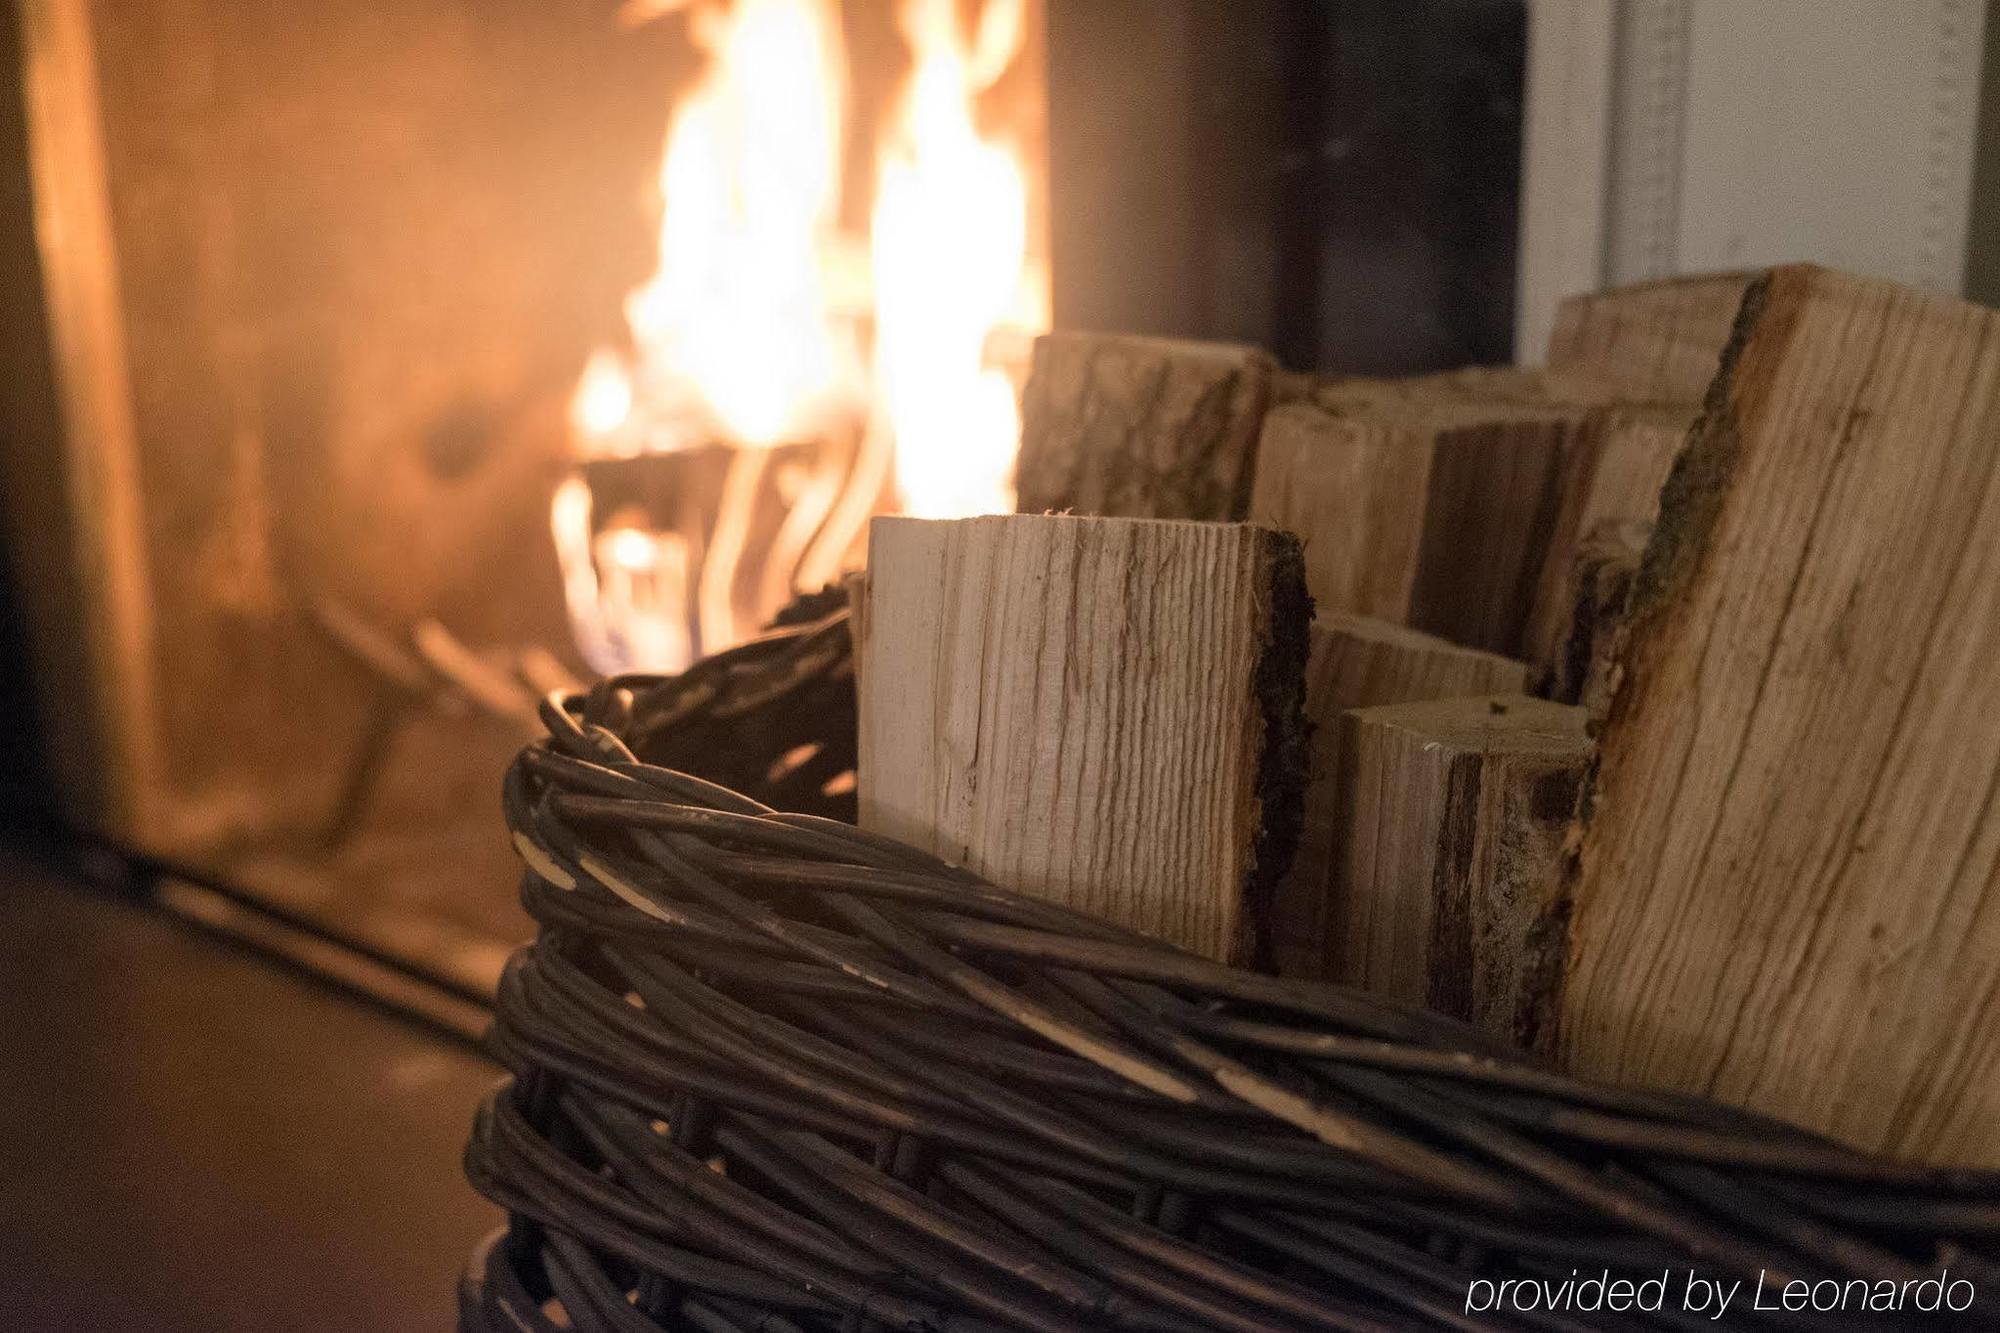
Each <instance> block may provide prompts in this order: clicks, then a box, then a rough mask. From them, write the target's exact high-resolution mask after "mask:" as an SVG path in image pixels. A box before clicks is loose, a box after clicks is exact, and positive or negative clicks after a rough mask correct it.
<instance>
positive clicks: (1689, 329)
mask: <svg viewBox="0 0 2000 1333" xmlns="http://www.w3.org/2000/svg"><path fill="white" fill-rule="evenodd" d="M1753 276H1754V275H1752V274H1749V273H1708V274H1700V275H1696V276H1691V277H1681V278H1667V279H1664V280H1662V281H1659V282H1646V283H1639V284H1636V285H1634V286H1630V287H1615V288H1613V289H1611V290H1610V291H1603V292H1593V293H1588V294H1585V295H1581V296H1572V297H1570V298H1568V299H1567V300H1565V301H1564V302H1563V303H1562V304H1561V305H1560V306H1558V307H1557V308H1556V322H1555V328H1554V330H1553V331H1552V332H1551V333H1550V335H1549V358H1548V364H1549V369H1550V370H1552V371H1556V372H1560V373H1570V374H1585V375H1590V376H1594V377H1597V378H1599V379H1601V380H1603V381H1605V382H1606V383H1608V384H1610V385H1612V386H1614V387H1615V388H1616V389H1617V391H1619V392H1620V393H1623V394H1624V395H1626V396H1627V397H1629V398H1631V399H1634V400H1637V401H1643V402H1664V403H1698V402H1700V401H1701V399H1702V395H1704V394H1705V393H1707V392H1708V386H1709V384H1710V382H1711V381H1713V380H1714V379H1715V371H1716V367H1717V365H1718V363H1719V362H1720V360H1721V357H1722V349H1723V345H1724V344H1725V343H1727V342H1728V341H1729V334H1730V330H1731V329H1732V328H1733V327H1734V326H1735V323H1736V315H1737V311H1738V310H1739V309H1740V308H1741V307H1742V304H1743V293H1744V289H1745V288H1746V287H1748V286H1749V284H1750V281H1751V279H1752V277H1753Z"/></svg>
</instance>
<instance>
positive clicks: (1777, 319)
mask: <svg viewBox="0 0 2000 1333" xmlns="http://www.w3.org/2000/svg"><path fill="white" fill-rule="evenodd" d="M1996 438H2000V314H1995V313H1994V312H1993V311H1989V310H1983V309H1980V308H1978V307H1975V306H1971V305H1966V304H1962V303H1959V302H1956V301H1950V300H1943V299H1935V298H1931V297H1927V296H1922V295H1919V294H1917V293H1915V292H1912V291H1909V290H1907V289H1903V288H1899V287H1896V286H1894V285H1892V284H1888V283H1884V282H1877V281H1871V280H1865V279H1861V278H1856V277H1851V276H1847V275H1843V274H1838V273H1833V272H1828V271H1826V270H1823V269H1819V268H1814V267H1792V268H1783V269H1778V270H1776V271H1775V272H1773V273H1772V274H1770V275H1769V276H1768V277H1767V278H1766V279H1764V280H1762V281H1760V282H1759V283H1758V284H1756V285H1755V286H1753V288H1752V289H1751V290H1750V292H1749V294H1748V295H1747V296H1746V298H1745V303H1744V312H1743V316H1742V319H1741V320H1740V321H1739V323H1738V325H1737V330H1736V335H1735V338H1734V340H1733V342H1732V344H1731V348H1730V350H1729V353H1728V355H1727V356H1726V357H1725V359H1724V363H1723V367H1722V371H1721V374H1720V376H1719V382H1718V384H1717V386H1716V389H1715V391H1714V392H1713V393H1712V394H1711V395H1710V398H1709V404H1708V408H1707V410H1706V412H1705V413H1704V416H1703V418H1702V420H1701V421H1700V422H1699V423H1698V424H1697V426H1696V428H1695V432H1694V435H1693V437H1692V439H1691V440H1690V442H1689V445H1688V448H1687V451H1686V453H1685V454H1684V455H1683V457H1682V458H1681V460H1680V461H1679V463H1678V464H1677V465H1676V467H1675V470H1674V473H1673V476H1672V478H1671V479H1670V481H1669V483H1668V485H1667V489H1666V492H1665V496H1664V499H1663V503H1662V512H1661V516H1660V522H1659V526H1658V528H1657V529H1656V531H1655V533H1654V536H1653V539H1652V543H1651V545H1650V547H1649V549H1648V550H1647V553H1646V558H1645V564H1644V566H1643V567H1642V569H1641V571H1640V574H1639V580H1638V586H1637V589H1636V592H1635V594H1634V610H1633V619H1632V627H1631V631H1630V641H1629V644H1628V645H1627V648H1626V650H1625V653H1624V660H1623V664H1622V665H1623V680H1622V683H1621V684H1620V685H1619V687H1618V691H1617V694H1616V696H1615V697H1614V699H1613V701H1612V705H1611V711H1610V717H1609V719H1608V721H1607V723H1606V724H1605V728H1604V732H1603V738H1602V739H1603V756H1602V761H1601V767H1600V770H1599V772H1598V775H1597V777H1596V780H1595V784H1594V796H1593V798H1592V800H1591V801H1590V802H1589V803H1588V804H1587V806H1586V808H1587V810H1588V811H1589V813H1590V818H1589V823H1588V827H1587V832H1586V834H1585V838H1584V842H1583V846H1582V854H1581V858H1580V862H1579V865H1578V869H1577V874H1576V877H1575V902H1576V919H1575V922H1574V928H1573V934H1572V940H1571V954H1572V956H1571V962H1570V968H1571V974H1570V979H1569V983H1568V988H1567V989H1568V994H1567V997H1566V1000H1565V1005H1564V1017H1563V1024H1564V1030H1563V1037H1562V1048H1563V1050H1564V1052H1565V1054H1566V1056H1567V1058H1568V1060H1569V1062H1570V1063H1571V1064H1572V1065H1574V1066H1575V1067H1576V1068H1578V1069H1579V1070H1581V1071H1582V1072H1585V1073H1588V1074H1594V1075H1603V1076H1609V1077H1616V1078H1625V1079H1636V1080H1642V1081H1645V1082H1651V1083H1662V1084H1669V1085H1673V1086H1676V1087H1680V1088H1685V1089H1688V1090H1691V1091H1695V1092H1700V1093H1706V1094H1711V1095H1715V1096H1718V1097H1721V1098H1723V1099H1725V1100H1728V1101H1733V1102H1740V1103H1745V1104H1749V1105H1754V1106H1756V1107H1758V1108H1760V1109H1762V1110H1764V1111H1767V1112H1771V1113H1775V1114H1777V1115H1780V1116H1784V1117H1787V1118H1790V1119H1793V1120H1797V1121H1799V1122H1801V1123H1804V1124H1806V1125H1808V1126H1810V1127H1813V1128H1816V1129H1819V1130H1822V1131H1825V1132H1828V1133H1830V1134H1833V1135H1835V1136H1837V1137H1839V1138H1842V1139H1844V1140H1847V1141H1849V1142H1851V1143H1854V1144H1856V1145H1858V1146H1861V1147H1864V1148H1868V1149H1880V1150H1885V1151H1888V1152H1892V1153H1897V1154H1902V1155H1907V1156H1911V1157H1917V1158H1923V1159H1929V1160H1936V1161H1948V1162H1963V1163H1980V1164H1984V1165H1987V1166H1994V1165H2000V673H1996V671H1995V667H1994V664H1995V662H1996V661H2000V451H1996V450H1995V448H1994V440H1995V439H1996Z"/></svg>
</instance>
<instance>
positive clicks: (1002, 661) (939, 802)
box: [859, 515, 1311, 961]
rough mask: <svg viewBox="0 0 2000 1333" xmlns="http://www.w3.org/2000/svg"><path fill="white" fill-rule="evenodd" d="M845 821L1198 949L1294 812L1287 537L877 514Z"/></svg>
mask: <svg viewBox="0 0 2000 1333" xmlns="http://www.w3.org/2000/svg"><path fill="white" fill-rule="evenodd" d="M864 598H865V601H866V614H865V615H864V617H863V619H862V624H863V625H864V626H865V630H864V635H863V638H862V642H861V645H860V653H859V656H860V689H859V702H860V751H861V755H860V802H861V823H862V826H863V827H865V828H871V829H875V830H878V831H880V832H883V833H887V834H890V835H892V836H894V837H897V838H901V839H903V840H904V841H906V842H909V843H911V844H913V845H915V846H918V847H921V848H924V849H926V850H929V851H931V852H934V853H936V854H937V855H939V856H941V857H943V858H944V859H945V860H947V861H950V862H953V863H955V864H958V865H964V866H968V867H970V868H971V869H973V870H976V871H978V872H979V873H980V874H982V875H985V876H987V877H988V878H990V879H992V880H993V881H994V882H996V883H999V884H1002V885H1005V886H1007V887H1009V888H1013V889H1018V890H1021V891H1023V892H1026V893H1031V894H1036V895H1039V896H1042V897H1046V898H1052V899H1055V900H1057V901H1059V902H1063V903H1066V904H1068V905H1070V906H1072V907H1076V908H1080V909H1082V910H1084V911H1088V912H1092V913H1095V914H1097V915H1099V916H1101V917H1105V918H1108V919H1110V920H1112V921H1115V922H1118V923H1119V924H1122V925H1125V926H1129V927H1132V928H1134V929H1137V930H1141V931H1145V932H1146V933H1148V934H1152V935H1156V936H1159V937H1161V938H1164V939H1168V940H1171V941H1173V942H1174V943H1177V944H1180V945H1183V946H1185V947H1187V948H1190V949H1194V950H1196V951H1198V952H1200V953H1203V954H1206V955H1207V956H1209V957H1211V958H1216V959H1222V960H1229V961H1246V960H1250V959H1253V958H1256V957H1258V956H1259V955H1261V954H1265V953H1267V952H1268V943H1267V941H1266V940H1264V939H1263V938H1261V937H1263V936H1264V935H1265V933H1266V927H1265V921H1264V911H1263V909H1264V906H1265V904H1267V903H1268V901H1269V898H1270V894H1271V891H1272V889H1273V887H1274V886H1275V883H1276V880H1277V877H1278V876H1279V874H1281V873H1282V871H1283V870H1284V866H1285V863H1286V861H1287V860H1289V858H1290V855H1291V850H1292V847H1293V846H1294V845H1295V843H1296V840H1297V835H1298V825H1299V819H1300V810H1301V806H1302V803H1303V793H1304V784H1305V768H1306V764H1305V720H1304V714H1303V711H1302V702H1303V696H1304V691H1305V663H1306V635H1307V625H1308V622H1309V619H1310V616H1311V611H1310V603H1309V601H1308V600H1307V597H1306V592H1305V578H1304V573H1303V569H1302V567H1301V563H1300V558H1299V548H1298V543H1297V542H1296V541H1295V540H1294V539H1292V538H1290V537H1287V536H1285V535H1283V534H1281V533H1276V532H1272V531H1269V530H1266V529H1261V528H1255V527H1251V526H1249V525H1247V524H1217V523H1185V522H1169V521H1158V520H1131V519H1105V518H1077V517H1070V516H1065V515H1016V516H1012V517H1003V518H979V519H966V520H961V521H955V522H923V521H919V520H915V519H901V518H879V519H876V520H875V522H874V525H873V526H872V528H871V529H870V533H869V558H868V581H867V589H866V592H865V593H864Z"/></svg>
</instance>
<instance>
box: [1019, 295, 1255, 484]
mask: <svg viewBox="0 0 2000 1333" xmlns="http://www.w3.org/2000/svg"><path fill="white" fill-rule="evenodd" d="M1276 371H1277V364H1276V363H1275V362H1274V361H1272V360H1271V358H1270V357H1269V356H1267V355H1265V354H1264V353H1263V352H1260V351H1258V350H1256V349H1255V348H1252V347H1247V346H1241V345H1238V344H1234V343H1203V342H1186V341H1177V340H1172V339H1165V338H1142V337H1134V336H1130V335H1123V334H1103V333H1077V332H1066V331H1059V332H1055V333H1045V334H1043V335H1042V336H1041V337H1039V338H1037V339H1036V340H1035V351H1034V360H1033V366H1032V369H1031V370H1030V372H1029V375H1028V382H1027V386H1026V388H1025V389H1024V390H1023V393H1022V401H1021V456H1020V462H1019V464H1018V466H1017V470H1016V478H1015V485H1016V488H1017V491H1018V496H1019V499H1018V504H1017V508H1019V509H1020V511H1021V512H1022V513H1039V512H1041V511H1043V510H1074V511H1075V512H1077V513H1079V514H1103V515H1116V516H1121V517H1127V518H1191V519H1238V518H1242V517H1243V515H1244V510H1245V506H1246V505H1247V503H1248V501H1249V491H1250V468H1251V464H1252V462H1253V455H1254V453H1255V450H1256V444H1257V428H1258V426H1259V424H1260V423H1261V422H1262V420H1263V418H1264V411H1265V407H1266V406H1267V404H1268V403H1269V401H1270V396H1271V381H1272V377H1273V375H1274V374H1275V373H1276Z"/></svg>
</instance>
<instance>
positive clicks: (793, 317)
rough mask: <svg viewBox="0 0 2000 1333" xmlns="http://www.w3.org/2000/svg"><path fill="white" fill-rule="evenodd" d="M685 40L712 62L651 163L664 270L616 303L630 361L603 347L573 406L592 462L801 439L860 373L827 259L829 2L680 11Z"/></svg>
mask: <svg viewBox="0 0 2000 1333" xmlns="http://www.w3.org/2000/svg"><path fill="white" fill-rule="evenodd" d="M643 16H644V15H643V13H641V14H635V15H634V17H643ZM689 31H690V33H691V34H692V36H693V38H694V40H695V42H696V44H697V45H699V46H700V47H701V48H702V50H703V51H704V52H706V53H707V55H708V64H707V66H706V68H705V70H704V72H703V74H702V76H701V78H700V80H699V81H698V82H697V83H696V85H695V87H694V88H693V90H692V91H690V92H689V93H688V95H687V96H686V97H685V98H684V99H683V100H682V102H681V104H680V106H679V107H678V108H677V109H676V111H675V113H674V117H673V121H672V124H671V126H670V127H669V129H668V133H667V143H666V151H665V153H664V154H663V155H662V157H661V160H660V178H659V184H660V196H661V211H660V232H659V245H660V249H659V254H660V258H659V266H658V267H657V268H656V269H655V270H654V273H653V275H652V277H650V278H649V279H647V281H646V282H645V283H644V284H643V285H642V286H640V287H639V288H638V289H637V290H636V291H634V292H633V293H632V294H631V296H629V297H628V298H626V302H625V321H626V323H627V325H628V326H629V327H630V329H631V331H632V343H633V347H634V349H635V355H634V362H635V363H634V364H631V365H623V364H620V362H619V361H618V360H617V359H616V358H606V357H604V356H603V355H602V354H600V357H599V358H597V359H596V360H594V361H593V363H592V367H591V369H590V370H589V371H586V373H585V377H584V381H583V383H581V384H580V385H579V386H578V394H577V398H576V400H575V403H574V406H573V408H572V416H573V418H574V419H575V420H576V422H577V423H578V424H579V425H580V426H581V427H582V428H583V430H584V434H585V438H586V440H587V441H590V442H592V444H594V445H595V446H596V447H597V448H599V449H600V450H601V451H603V452H612V453H637V452H648V451H656V450H663V449H674V448H680V447H684V446H687V445H693V444H706V443H709V442H711V441H714V440H716V439H718V438H720V439H724V440H728V441H730V442H733V443H736V444H739V445H746V446H751V447H769V446H771V445H774V444H777V443H779V442H780V441H782V440H784V439H786V438H788V437H791V438H798V437H801V436H805V435H810V434H811V433H812V432H813V431H814V430H815V429H816V427H817V425H818V423H819V421H820V420H821V419H822V417H823V416H824V415H825V414H826V413H828V412H830V411H832V410H835V405H836V404H837V403H838V402H839V401H840V400H841V399H842V398H843V397H844V396H845V397H848V398H851V397H852V396H853V394H854V385H855V384H856V383H857V382H858V378H859V377H858V374H857V372H856V369H855V367H856V362H857V358H856V355H855V353H854V351H853V340H852V337H851V335H849V334H844V333H843V332H842V330H841V329H840V328H839V326H838V324H837V322H836V320H835V318H834V313H833V311H832V310H831V308H830V306H829V302H828V299H827V293H826V287H825V281H824V274H825V273H826V270H827V264H826V263H825V262H823V258H822V257H823V256H824V255H825V254H826V253H827V252H828V251H829V250H831V249H832V247H833V246H834V244H835V241H834V224H835V220H836V219H835V211H836V208H837V206H838V203H839V187H840V172H839V163H840V143H841V133H842V116H841V107H842V104H843V102H844V100H845V93H846V79H845V74H844V66H843V62H842V55H841V46H840V35H839V16H838V14H837V13H836V12H835V11H834V10H833V8H832V7H831V5H830V4H829V3H828V0H736V3H735V4H733V5H730V6H727V7H724V8H720V9H717V8H710V7H700V8H694V9H692V10H691V12H690V14H689ZM621 377H622V378H623V380H624V381H625V384H624V388H623V392H622V394H621V392H620V391H619V389H618V388H617V387H616V383H617V380H618V379H619V378H621ZM621 401H622V403H623V404H624V408H625V410H624V411H623V412H619V411H617V410H616V406H617V405H618V404H619V403H620V402H621ZM641 402H643V404H644V406H645V407H646V409H647V411H646V416H647V417H648V420H647V421H646V422H644V423H639V424H638V426H637V429H636V431H635V430H634V429H633V428H632V427H633V423H632V422H631V420H630V418H631V416H632V413H633V409H634V407H635V406H636V405H637V404H638V403H641Z"/></svg>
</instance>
